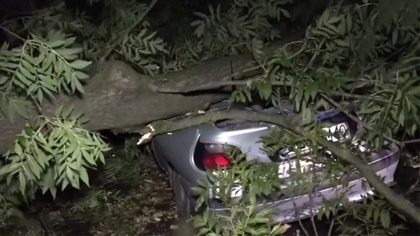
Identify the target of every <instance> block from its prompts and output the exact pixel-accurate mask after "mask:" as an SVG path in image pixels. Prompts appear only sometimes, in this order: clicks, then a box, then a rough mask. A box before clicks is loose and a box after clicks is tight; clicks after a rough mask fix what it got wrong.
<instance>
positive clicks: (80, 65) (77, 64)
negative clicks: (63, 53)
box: [70, 60, 92, 70]
mask: <svg viewBox="0 0 420 236" xmlns="http://www.w3.org/2000/svg"><path fill="white" fill-rule="evenodd" d="M90 64H92V62H90V61H82V60H76V61H74V62H72V63H70V66H71V67H72V68H73V69H79V70H81V69H84V68H86V67H87V66H89V65H90Z"/></svg>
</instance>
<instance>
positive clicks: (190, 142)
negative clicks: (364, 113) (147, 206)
mask: <svg viewBox="0 0 420 236" xmlns="http://www.w3.org/2000/svg"><path fill="white" fill-rule="evenodd" d="M220 109H253V110H258V111H261V112H274V113H277V114H278V115H290V114H293V113H294V109H293V105H292V104H291V103H290V102H288V101H285V102H283V104H282V106H281V109H275V108H268V109H264V108H263V107H261V106H253V107H246V106H242V105H239V104H236V105H232V104H230V105H229V104H228V103H227V102H222V103H219V104H217V105H215V106H213V107H212V108H211V109H210V110H220ZM318 121H319V122H328V124H332V126H329V127H327V129H329V131H331V132H336V131H340V132H339V133H340V134H341V135H340V136H339V137H337V136H336V135H332V136H328V137H327V139H329V140H330V141H333V142H344V141H349V140H350V141H351V140H353V135H354V134H355V132H356V130H357V124H356V123H355V122H354V121H353V120H351V119H349V118H348V117H347V116H346V115H344V114H343V113H340V112H337V111H335V110H329V111H326V112H323V113H321V114H320V115H319V116H318ZM271 127H272V125H270V124H267V123H263V122H249V121H245V120H228V121H223V122H218V123H215V124H203V125H200V126H197V127H191V128H187V129H184V130H180V131H177V132H174V133H170V134H165V135H159V136H157V137H155V138H154V139H153V140H152V150H153V153H154V156H155V160H156V162H157V164H158V165H159V167H160V168H162V169H163V170H165V171H167V172H168V174H169V176H170V183H171V184H172V186H173V188H174V195H175V201H176V206H177V209H178V216H179V219H180V220H186V219H188V218H189V217H190V216H191V215H194V214H195V212H194V207H195V200H196V198H197V196H196V194H195V193H194V192H193V191H192V190H191V187H194V186H196V184H197V180H199V179H204V180H207V179H208V177H207V175H206V169H212V168H215V167H217V166H219V167H220V166H221V167H223V166H225V167H228V166H229V165H230V162H229V159H228V158H227V157H226V156H225V155H224V154H223V151H222V150H221V147H224V145H230V146H233V147H236V148H239V149H240V150H241V151H242V152H243V153H246V155H247V160H255V159H258V160H259V161H261V162H273V161H274V160H273V158H270V157H269V156H268V155H267V154H266V153H265V152H263V151H262V143H261V142H260V138H261V137H262V136H263V135H266V134H268V133H269V131H270V128H271ZM353 141H354V140H353ZM359 148H360V150H361V151H362V152H365V153H367V154H368V155H367V156H368V157H369V159H370V161H369V164H370V166H371V168H372V169H373V170H374V171H375V172H376V173H377V174H378V175H379V176H381V177H382V178H383V181H384V182H385V183H386V184H391V183H393V181H394V173H395V171H396V168H397V165H398V161H399V155H400V152H399V149H398V148H397V147H396V146H395V145H392V144H388V145H386V146H385V147H384V148H383V149H382V150H381V151H376V152H370V151H369V149H368V148H367V147H364V146H363V145H360V146H359ZM292 155H293V152H289V151H288V150H285V151H284V152H283V153H281V158H279V159H277V161H278V160H280V161H278V165H279V178H288V177H289V176H288V174H287V173H289V170H290V168H291V166H294V165H296V163H295V162H296V159H293V158H288V157H290V156H292ZM282 160H284V161H282ZM286 160H287V161H286ZM348 186H349V187H348V188H346V190H345V191H346V195H345V197H346V198H347V199H348V200H349V201H350V202H357V201H361V200H362V199H363V198H364V197H365V196H367V195H368V194H372V190H371V189H370V188H366V185H365V183H364V180H363V178H361V177H359V176H358V175H354V176H353V177H352V179H350V180H349V185H348ZM343 189H344V188H341V186H338V187H336V186H335V187H333V186H331V185H328V184H327V185H324V186H321V188H318V190H317V191H316V192H315V193H314V195H311V196H310V195H309V194H303V195H300V196H294V197H290V196H289V197H286V196H283V197H278V198H276V199H272V200H270V202H269V205H271V206H272V207H273V208H274V214H273V219H274V220H275V221H277V222H283V223H286V222H292V221H296V220H298V219H303V218H307V217H310V216H311V214H313V213H314V212H316V211H317V210H319V209H320V207H321V206H322V203H323V202H324V201H326V200H334V199H336V198H337V197H338V193H340V191H344V190H343ZM238 192H239V194H241V193H240V191H235V194H236V196H237V194H238ZM235 194H234V193H232V197H235ZM309 203H311V204H309ZM266 206H267V203H266V202H265V203H264V204H263V202H261V203H260V204H259V208H262V207H266ZM207 207H209V208H210V209H211V210H212V211H213V212H216V213H222V214H223V213H226V211H228V210H229V209H226V208H225V207H223V205H222V204H220V201H219V200H218V199H217V197H213V199H211V200H210V202H209V203H208V206H207Z"/></svg>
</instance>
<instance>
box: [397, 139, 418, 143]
mask: <svg viewBox="0 0 420 236" xmlns="http://www.w3.org/2000/svg"><path fill="white" fill-rule="evenodd" d="M401 143H403V144H410V143H420V139H412V140H407V141H401Z"/></svg>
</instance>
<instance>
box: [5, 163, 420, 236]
mask: <svg viewBox="0 0 420 236" xmlns="http://www.w3.org/2000/svg"><path fill="white" fill-rule="evenodd" d="M139 159H140V161H139V162H132V163H130V164H129V165H127V166H125V167H124V168H121V170H119V171H116V172H115V173H114V174H115V175H116V176H117V177H118V175H120V176H119V179H118V178H116V179H114V180H113V181H110V182H107V183H106V184H104V180H103V179H104V178H105V177H106V173H107V172H106V171H105V172H104V173H99V174H97V176H95V175H93V177H92V180H93V181H94V182H96V183H97V185H94V184H92V185H91V188H87V187H86V188H85V189H84V190H82V191H77V192H66V193H61V194H60V195H59V196H58V198H57V199H56V200H55V201H53V200H52V199H51V198H48V197H47V196H44V197H42V198H40V199H41V200H37V202H35V203H34V204H32V207H31V208H30V209H29V210H28V212H30V214H29V215H30V216H31V217H32V220H30V221H25V226H24V227H21V229H20V230H16V229H15V230H14V231H8V232H0V235H98V236H99V235H162V236H164V235H191V234H192V233H191V231H188V232H189V233H185V231H183V229H185V227H180V226H179V225H178V220H177V216H176V208H175V204H174V196H173V192H172V188H171V187H170V186H169V183H168V181H167V176H166V174H165V173H163V172H162V171H161V170H159V169H158V167H157V166H156V164H155V163H154V161H153V159H152V158H151V157H149V156H143V157H140V158H139ZM123 160H124V159H121V158H120V160H118V159H117V161H114V163H110V165H113V164H114V165H115V163H118V161H123ZM133 163H135V164H136V165H138V167H135V166H134V165H133ZM136 168H137V169H138V171H134V172H133V170H137V169H136ZM129 172H132V174H130V175H128V174H127V173H129ZM125 174H127V176H129V178H128V177H126V176H124V175H125ZM106 178H109V177H106ZM127 178H128V180H127V181H125V182H124V181H123V180H122V179H127ZM95 179H96V180H95ZM101 181H102V182H101ZM99 183H101V184H99ZM314 223H315V224H316V228H317V231H318V235H327V234H328V231H329V228H330V224H329V222H319V221H316V222H314ZM291 226H292V227H291V228H290V229H289V230H288V232H287V233H286V235H305V233H304V232H305V231H304V230H302V226H303V227H304V228H305V229H306V231H307V232H308V234H309V235H315V233H314V232H313V230H312V229H313V226H312V222H311V221H310V220H304V221H302V222H301V223H294V224H291ZM418 232H420V231H419V229H418V227H417V226H412V227H411V229H410V230H408V231H405V232H403V233H404V235H418V234H417V233H418Z"/></svg>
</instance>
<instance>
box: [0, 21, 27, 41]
mask: <svg viewBox="0 0 420 236" xmlns="http://www.w3.org/2000/svg"><path fill="white" fill-rule="evenodd" d="M0 29H2V30H4V31H6V32H7V33H8V34H10V35H12V36H13V37H15V38H17V39H19V40H22V41H23V42H25V41H26V39H24V38H22V37H20V36H19V35H17V34H16V33H14V32H13V31H11V30H9V29H7V28H5V27H4V26H1V25H0Z"/></svg>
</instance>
